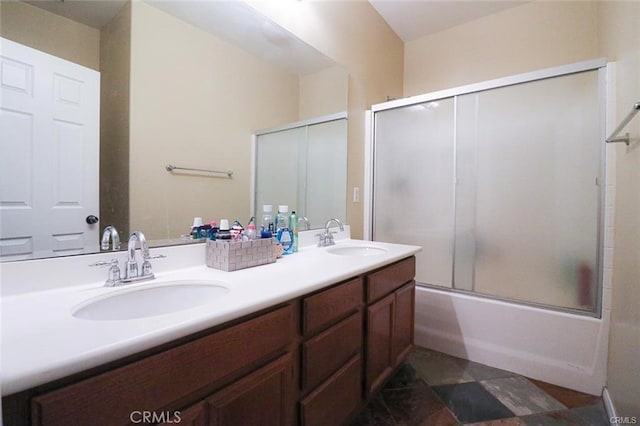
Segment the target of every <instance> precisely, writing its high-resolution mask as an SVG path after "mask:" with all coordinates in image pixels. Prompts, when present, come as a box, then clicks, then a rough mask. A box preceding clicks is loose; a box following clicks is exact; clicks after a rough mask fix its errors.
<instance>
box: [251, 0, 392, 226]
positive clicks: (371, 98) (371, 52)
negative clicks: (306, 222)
mask: <svg viewBox="0 0 640 426" xmlns="http://www.w3.org/2000/svg"><path fill="white" fill-rule="evenodd" d="M248 3H249V4H250V5H251V6H252V7H254V8H255V9H256V10H259V11H261V12H262V13H264V14H265V15H267V16H268V17H270V18H271V19H273V20H274V21H275V22H277V23H278V24H280V25H281V26H283V27H284V28H286V29H287V30H289V31H291V32H292V33H294V34H295V35H297V36H298V37H300V38H301V39H302V40H304V41H305V42H306V43H308V44H309V45H311V46H312V47H314V48H316V49H317V50H319V51H320V52H322V53H324V54H325V55H327V56H328V57H330V58H331V59H333V60H334V61H336V62H337V63H339V64H340V65H342V66H344V67H345V68H346V69H347V72H348V73H349V107H348V113H349V124H348V128H349V130H348V133H349V149H348V154H347V158H348V159H347V162H348V173H347V222H348V223H349V224H350V225H351V232H352V234H353V236H354V237H356V238H360V237H362V235H363V233H362V226H363V214H364V212H363V208H362V202H359V203H354V202H353V201H352V199H351V197H350V194H351V193H352V190H353V189H352V188H353V187H355V186H357V187H360V188H362V185H363V183H364V136H365V124H364V116H365V110H366V109H368V108H370V107H371V105H372V104H376V103H380V102H384V101H385V100H386V97H387V96H388V95H389V96H401V94H402V66H403V65H402V61H403V43H402V40H400V38H399V37H398V36H397V35H396V34H395V33H394V32H393V31H392V30H391V28H389V26H388V25H387V23H386V22H385V21H384V20H383V19H382V18H381V17H380V15H378V14H377V12H376V11H375V9H373V7H372V6H371V5H370V4H369V3H368V2H367V1H365V0H354V1H335V2H319V1H317V2H263V1H260V0H251V1H249V2H248Z"/></svg>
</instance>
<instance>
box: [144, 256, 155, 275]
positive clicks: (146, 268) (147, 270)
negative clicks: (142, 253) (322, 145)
mask: <svg viewBox="0 0 640 426" xmlns="http://www.w3.org/2000/svg"><path fill="white" fill-rule="evenodd" d="M141 276H143V277H147V276H151V277H153V272H152V270H151V262H149V260H148V259H145V261H144V262H142V275H141Z"/></svg>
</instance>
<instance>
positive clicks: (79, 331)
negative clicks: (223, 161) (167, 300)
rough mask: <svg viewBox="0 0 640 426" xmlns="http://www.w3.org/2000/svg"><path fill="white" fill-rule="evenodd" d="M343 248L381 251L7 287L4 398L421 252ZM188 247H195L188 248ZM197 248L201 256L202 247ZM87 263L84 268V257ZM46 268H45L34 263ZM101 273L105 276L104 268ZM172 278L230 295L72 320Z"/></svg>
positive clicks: (312, 250) (311, 252) (304, 254)
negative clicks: (150, 311)
mask: <svg viewBox="0 0 640 426" xmlns="http://www.w3.org/2000/svg"><path fill="white" fill-rule="evenodd" d="M345 245H367V246H376V247H381V248H384V249H386V252H384V253H381V254H379V255H374V256H339V255H335V254H330V253H328V252H327V248H316V247H305V248H301V249H300V251H299V252H298V253H295V254H292V255H288V256H284V257H283V258H281V259H278V261H277V262H276V263H273V264H270V265H265V266H259V267H255V268H248V269H244V270H241V271H234V272H224V271H219V270H216V269H211V268H208V267H206V266H205V265H204V264H202V266H191V267H180V268H177V269H169V270H162V269H163V268H157V269H156V271H157V272H156V279H155V280H153V281H147V282H142V283H137V284H129V285H125V286H121V287H105V286H104V280H103V279H101V280H100V281H95V280H94V281H93V282H89V283H82V284H74V285H67V286H62V287H60V286H58V287H55V288H48V287H47V286H46V285H45V286H44V289H39V288H37V286H34V285H32V286H31V287H30V291H24V292H18V291H13V292H12V291H9V290H7V291H5V292H3V296H2V299H1V301H2V306H1V309H2V312H1V315H2V349H1V351H2V358H1V365H2V368H1V370H0V371H1V388H2V395H10V394H13V393H16V392H19V391H22V390H25V389H28V388H31V387H33V386H36V385H40V384H43V383H47V382H50V381H52V380H55V379H59V378H62V377H65V376H68V375H70V374H73V373H77V372H80V371H83V370H87V369H89V368H92V367H95V366H98V365H101V364H104V363H106V362H109V361H113V360H116V359H119V358H122V357H124V356H127V355H131V354H134V353H137V352H140V351H142V350H145V349H148V348H152V347H154V346H158V345H160V344H162V343H166V342H169V341H171V340H174V339H176V338H179V337H182V336H186V335H189V334H191V333H194V332H197V331H200V330H203V329H206V328H209V327H212V326H215V325H218V324H222V323H224V322H227V321H230V320H232V319H235V318H239V317H242V316H244V315H247V314H250V313H252V312H256V311H259V310H261V309H264V308H267V307H270V306H273V305H275V304H278V303H281V302H285V301H287V300H290V299H293V298H295V297H298V296H301V295H304V294H306V293H309V292H312V291H315V290H318V289H321V288H323V287H325V286H328V285H330V284H334V283H337V282H339V281H342V280H344V279H347V278H350V277H353V276H356V275H359V274H361V273H364V272H366V271H369V270H372V269H375V268H378V267H380V266H384V265H387V264H390V263H393V262H395V261H397V260H400V259H402V258H405V257H407V256H411V255H413V254H415V253H417V252H418V251H420V250H421V248H420V247H418V246H408V245H398V244H388V243H380V242H371V241H359V240H351V239H344V240H338V241H336V246H333V247H338V246H345ZM186 249H187V248H185V250H186ZM188 249H190V250H194V248H193V246H191V247H189V248H188ZM199 249H201V251H202V252H204V247H203V246H200V247H199ZM174 250H176V248H174ZM177 250H180V249H179V248H178V249H177ZM119 256H120V257H122V255H119ZM76 260H78V259H76ZM34 262H35V261H34ZM152 262H157V261H152ZM84 263H87V261H86V258H85V260H84ZM202 263H204V262H202ZM45 264H50V263H40V264H38V263H34V265H41V266H42V265H45ZM35 267H37V266H35ZM154 267H155V266H154ZM10 269H11V268H7V270H8V272H7V273H6V274H4V275H3V280H5V282H3V286H4V285H6V284H7V283H6V279H7V277H12V276H15V272H13V270H10ZM85 269H86V267H85ZM164 269H167V268H166V267H165V268H164ZM11 274H13V275H11ZM101 274H103V275H104V278H106V274H107V271H106V269H104V270H102V271H101ZM57 278H58V279H59V278H60V277H57ZM172 280H196V281H197V280H206V281H219V282H220V283H221V284H222V285H224V286H225V287H227V288H228V289H229V290H230V291H229V292H228V293H227V294H226V295H225V296H223V297H220V298H218V299H214V300H212V301H211V302H210V303H206V304H203V305H200V306H197V307H194V308H191V309H186V310H181V311H178V312H174V313H170V314H164V315H158V316H152V317H146V318H141V319H130V320H118V321H92V320H85V319H78V318H75V317H73V316H72V312H73V311H74V310H75V308H77V306H78V305H80V304H82V303H83V302H85V301H86V300H87V299H92V298H95V297H100V296H104V295H108V294H110V293H116V292H122V291H130V290H131V289H133V288H138V287H145V286H153V285H157V284H161V283H163V282H166V281H172ZM87 282H88V281H87ZM25 286H27V284H25Z"/></svg>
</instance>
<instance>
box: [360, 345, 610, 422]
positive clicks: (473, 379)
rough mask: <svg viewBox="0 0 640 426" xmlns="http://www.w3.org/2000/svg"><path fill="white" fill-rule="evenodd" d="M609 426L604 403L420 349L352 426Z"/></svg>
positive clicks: (549, 385)
mask: <svg viewBox="0 0 640 426" xmlns="http://www.w3.org/2000/svg"><path fill="white" fill-rule="evenodd" d="M365 425H368V426H386V425H395V426H400V425H403V426H405V425H406V426H409V425H415V426H439V425H475V426H498V425H501V426H512V425H514V426H515V425H526V426H529V425H541V426H542V425H576V426H592V425H593V426H600V425H609V422H608V418H607V414H606V411H605V409H604V405H603V403H602V399H601V398H599V397H597V396H592V395H587V394H584V393H580V392H576V391H573V390H570V389H565V388H561V387H558V386H555V385H551V384H548V383H544V382H540V381H537V380H533V379H528V378H526V377H523V376H519V375H517V374H515V373H511V372H509V371H504V370H499V369H496V368H492V367H488V366H486V365H482V364H478V363H475V362H472V361H467V360H464V359H460V358H455V357H452V356H449V355H445V354H443V353H440V352H435V351H431V350H428V349H423V348H416V349H414V351H413V352H412V353H411V354H410V355H409V359H408V360H407V362H406V363H405V364H404V365H403V366H402V367H401V368H400V370H399V371H398V372H397V373H396V375H395V376H394V377H392V378H391V380H390V381H389V383H387V385H386V386H385V387H384V388H383V389H382V391H381V392H379V393H378V395H376V397H375V398H374V399H373V400H372V401H371V402H370V403H369V405H367V407H366V408H365V409H364V410H363V412H362V413H361V414H360V416H359V417H358V418H357V419H356V420H355V421H354V422H353V423H352V426H365Z"/></svg>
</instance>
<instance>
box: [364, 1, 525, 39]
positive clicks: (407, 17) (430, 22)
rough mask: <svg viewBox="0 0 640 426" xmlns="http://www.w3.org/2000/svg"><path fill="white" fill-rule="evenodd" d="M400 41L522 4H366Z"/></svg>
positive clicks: (509, 2) (492, 2)
mask: <svg viewBox="0 0 640 426" xmlns="http://www.w3.org/2000/svg"><path fill="white" fill-rule="evenodd" d="M369 3H371V5H372V6H373V7H374V8H375V9H376V10H377V11H378V13H379V14H380V15H381V16H382V17H383V18H384V20H385V21H387V23H388V24H389V26H390V27H391V28H392V29H393V31H395V33H396V34H398V36H400V38H401V39H402V40H403V41H404V42H408V41H412V40H415V39H418V38H420V37H424V36H426V35H429V34H433V33H437V32H438V31H442V30H446V29H447V28H451V27H455V26H457V25H461V24H464V23H466V22H469V21H472V20H474V19H478V18H482V17H483V16H487V15H491V14H494V13H497V12H500V11H503V10H506V9H509V8H511V7H515V6H519V5H521V4H523V3H526V1H519V0H502V1H489V0H369Z"/></svg>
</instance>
